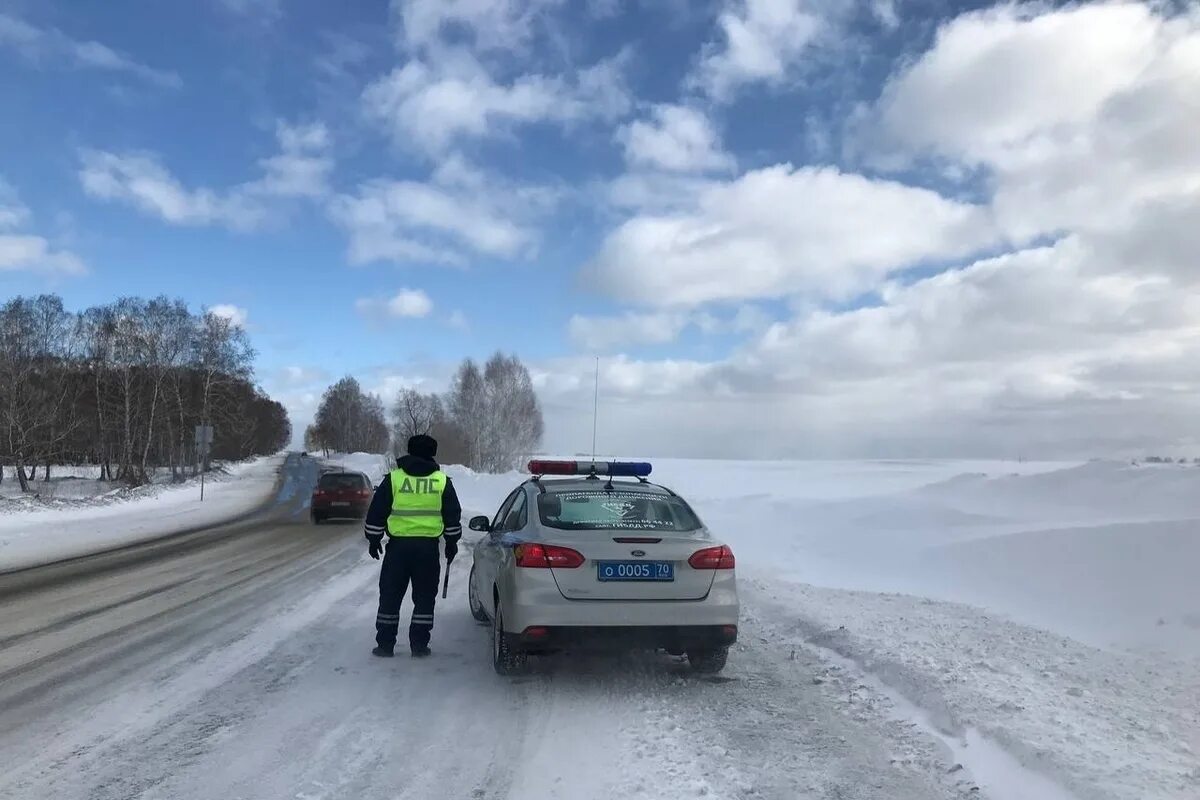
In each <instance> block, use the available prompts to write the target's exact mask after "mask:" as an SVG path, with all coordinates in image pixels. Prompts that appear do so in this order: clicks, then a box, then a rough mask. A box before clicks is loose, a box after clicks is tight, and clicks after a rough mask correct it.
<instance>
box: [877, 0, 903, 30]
mask: <svg viewBox="0 0 1200 800" xmlns="http://www.w3.org/2000/svg"><path fill="white" fill-rule="evenodd" d="M871 13H872V14H874V15H875V19H877V20H879V24H880V25H882V26H883V27H884V28H886V29H888V30H895V29H896V28H897V27H899V26H900V13H899V12H898V11H897V10H896V0H872V2H871Z"/></svg>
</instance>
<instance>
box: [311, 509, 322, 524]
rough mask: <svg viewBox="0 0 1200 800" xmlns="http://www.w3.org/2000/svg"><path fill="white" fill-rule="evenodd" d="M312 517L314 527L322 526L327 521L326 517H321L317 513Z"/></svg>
mask: <svg viewBox="0 0 1200 800" xmlns="http://www.w3.org/2000/svg"><path fill="white" fill-rule="evenodd" d="M310 516H311V517H312V524H313V525H320V524H321V523H322V522H324V521H325V517H323V516H321V515H320V514H318V513H317V512H315V511H314V512H313V513H312V514H311V515H310Z"/></svg>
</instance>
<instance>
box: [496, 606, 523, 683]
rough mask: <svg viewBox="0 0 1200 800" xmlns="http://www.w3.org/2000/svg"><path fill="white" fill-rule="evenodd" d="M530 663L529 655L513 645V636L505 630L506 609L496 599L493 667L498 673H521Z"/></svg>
mask: <svg viewBox="0 0 1200 800" xmlns="http://www.w3.org/2000/svg"><path fill="white" fill-rule="evenodd" d="M528 665H529V656H528V655H526V654H525V653H523V652H521V651H520V650H518V649H516V648H515V647H513V645H512V637H510V636H509V635H508V634H507V633H505V632H504V610H503V609H502V608H501V607H500V601H499V600H497V601H496V617H495V619H493V620H492V667H493V668H494V669H495V670H496V674H497V675H504V676H506V677H507V676H510V675H520V674H521V673H523V672H524V671H525V668H526V667H527V666H528Z"/></svg>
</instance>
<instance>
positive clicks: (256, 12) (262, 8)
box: [220, 0, 283, 23]
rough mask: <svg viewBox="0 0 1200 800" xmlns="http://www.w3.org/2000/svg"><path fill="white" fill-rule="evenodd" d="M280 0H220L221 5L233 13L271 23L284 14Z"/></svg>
mask: <svg viewBox="0 0 1200 800" xmlns="http://www.w3.org/2000/svg"><path fill="white" fill-rule="evenodd" d="M280 2H281V0H220V5H221V7H222V8H224V9H225V10H226V11H228V12H229V13H231V14H236V15H237V16H240V17H245V18H249V19H256V20H258V21H260V22H263V23H271V22H276V21H277V20H278V19H279V18H280V17H281V16H282V15H283V7H282V6H281V5H280Z"/></svg>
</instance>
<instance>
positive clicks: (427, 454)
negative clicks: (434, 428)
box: [408, 433, 437, 458]
mask: <svg viewBox="0 0 1200 800" xmlns="http://www.w3.org/2000/svg"><path fill="white" fill-rule="evenodd" d="M408 454H409V455H412V456H416V457H417V458H433V457H434V456H436V455H437V439H435V438H433V437H432V436H426V435H425V434H423V433H418V434H417V435H416V436H413V437H411V438H410V439H409V440H408Z"/></svg>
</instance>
